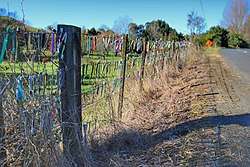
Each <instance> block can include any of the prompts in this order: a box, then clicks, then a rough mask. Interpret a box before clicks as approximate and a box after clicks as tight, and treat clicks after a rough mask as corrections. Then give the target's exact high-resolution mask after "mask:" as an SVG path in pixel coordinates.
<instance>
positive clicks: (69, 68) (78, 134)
mask: <svg viewBox="0 0 250 167" xmlns="http://www.w3.org/2000/svg"><path fill="white" fill-rule="evenodd" d="M57 29H58V32H57V34H58V36H59V38H60V35H61V38H62V39H63V40H64V41H63V40H60V39H59V41H61V42H62V43H61V48H59V51H60V49H61V51H60V52H59V71H60V75H59V80H60V90H61V91H60V92H61V94H60V97H61V108H62V120H61V121H62V133H63V152H64V155H65V157H66V158H68V159H70V160H73V161H74V163H75V164H77V166H83V157H82V154H83V153H82V149H81V148H82V147H83V146H82V125H81V124H82V110H81V108H82V107H81V28H79V27H75V26H71V25H58V27H57Z"/></svg>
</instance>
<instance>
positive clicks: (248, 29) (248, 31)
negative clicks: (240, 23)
mask: <svg viewBox="0 0 250 167" xmlns="http://www.w3.org/2000/svg"><path fill="white" fill-rule="evenodd" d="M244 36H245V38H246V39H247V40H248V41H249V42H250V15H249V16H248V17H247V20H246V22H245V25H244Z"/></svg>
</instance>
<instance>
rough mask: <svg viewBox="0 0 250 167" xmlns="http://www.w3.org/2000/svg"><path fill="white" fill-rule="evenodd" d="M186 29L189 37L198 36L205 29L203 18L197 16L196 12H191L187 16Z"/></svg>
mask: <svg viewBox="0 0 250 167" xmlns="http://www.w3.org/2000/svg"><path fill="white" fill-rule="evenodd" d="M187 27H188V29H189V30H190V34H191V35H193V34H200V33H202V32H203V31H204V30H205V27H206V23H205V18H203V17H201V16H198V14H197V13H196V12H194V11H192V12H191V13H189V14H188V15H187Z"/></svg>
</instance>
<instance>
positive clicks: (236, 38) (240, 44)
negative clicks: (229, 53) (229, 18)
mask: <svg viewBox="0 0 250 167" xmlns="http://www.w3.org/2000/svg"><path fill="white" fill-rule="evenodd" d="M228 45H229V47H231V48H244V47H247V43H246V41H245V40H244V39H243V37H242V36H241V35H240V34H238V33H235V32H231V33H230V34H229V40H228Z"/></svg>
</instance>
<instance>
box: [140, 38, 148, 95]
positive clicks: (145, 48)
mask: <svg viewBox="0 0 250 167" xmlns="http://www.w3.org/2000/svg"><path fill="white" fill-rule="evenodd" d="M143 49H144V50H143V53H142V63H141V73H140V91H142V90H143V79H144V70H145V61H146V56H147V41H146V40H145V39H144V47H143Z"/></svg>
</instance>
